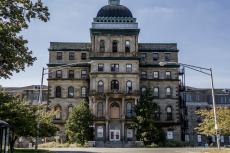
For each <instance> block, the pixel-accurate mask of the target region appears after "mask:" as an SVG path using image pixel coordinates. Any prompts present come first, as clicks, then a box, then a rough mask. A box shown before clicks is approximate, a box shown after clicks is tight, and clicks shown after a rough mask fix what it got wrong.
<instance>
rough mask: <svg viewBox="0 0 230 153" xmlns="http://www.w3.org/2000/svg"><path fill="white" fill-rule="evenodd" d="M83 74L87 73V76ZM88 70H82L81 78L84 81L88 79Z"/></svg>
mask: <svg viewBox="0 0 230 153" xmlns="http://www.w3.org/2000/svg"><path fill="white" fill-rule="evenodd" d="M83 72H85V74H84V73H83ZM87 74H88V73H87V70H81V78H82V79H86V78H87Z"/></svg>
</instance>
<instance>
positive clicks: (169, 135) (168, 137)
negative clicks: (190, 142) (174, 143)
mask: <svg viewBox="0 0 230 153" xmlns="http://www.w3.org/2000/svg"><path fill="white" fill-rule="evenodd" d="M167 139H168V140H173V131H172V130H168V131H167Z"/></svg>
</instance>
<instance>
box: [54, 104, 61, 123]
mask: <svg viewBox="0 0 230 153" xmlns="http://www.w3.org/2000/svg"><path fill="white" fill-rule="evenodd" d="M54 111H55V116H54V118H55V119H56V120H60V119H61V113H62V108H61V106H59V105H58V106H56V107H55V108H54Z"/></svg>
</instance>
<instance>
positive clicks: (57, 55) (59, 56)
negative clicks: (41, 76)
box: [56, 52, 63, 61]
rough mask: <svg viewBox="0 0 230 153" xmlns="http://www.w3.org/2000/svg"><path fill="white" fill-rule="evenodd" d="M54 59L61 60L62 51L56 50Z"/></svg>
mask: <svg viewBox="0 0 230 153" xmlns="http://www.w3.org/2000/svg"><path fill="white" fill-rule="evenodd" d="M56 59H57V60H58V61H61V60H62V59H63V53H62V52H57V53H56Z"/></svg>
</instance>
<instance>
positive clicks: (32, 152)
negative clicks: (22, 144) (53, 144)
mask: <svg viewBox="0 0 230 153" xmlns="http://www.w3.org/2000/svg"><path fill="white" fill-rule="evenodd" d="M14 153H36V151H35V150H31V149H15V151H14ZM38 153H51V152H50V151H47V150H38Z"/></svg>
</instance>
